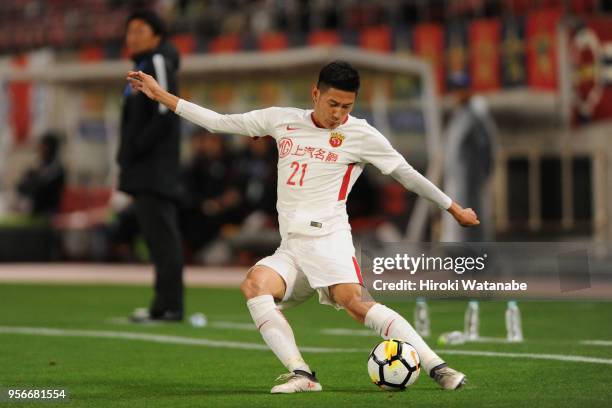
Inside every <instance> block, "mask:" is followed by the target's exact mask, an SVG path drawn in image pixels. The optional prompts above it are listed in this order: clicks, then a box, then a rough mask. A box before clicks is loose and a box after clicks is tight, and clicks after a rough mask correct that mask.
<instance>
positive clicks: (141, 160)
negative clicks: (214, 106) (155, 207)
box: [117, 42, 180, 198]
mask: <svg viewBox="0 0 612 408" xmlns="http://www.w3.org/2000/svg"><path fill="white" fill-rule="evenodd" d="M133 60H134V64H135V69H136V70H140V71H143V72H145V73H147V74H149V75H152V76H154V77H155V78H156V79H157V81H158V82H159V84H160V85H162V87H163V86H164V82H165V85H166V89H167V90H168V91H169V92H171V93H173V94H177V88H178V84H177V78H176V76H177V71H178V68H179V56H178V53H177V51H176V49H175V48H174V47H173V46H172V45H171V44H169V43H166V42H164V43H162V44H161V45H160V46H159V47H158V48H157V49H155V50H153V51H149V52H146V53H142V54H138V55H135V56H134V57H133ZM164 74H165V78H164ZM179 155H180V120H179V117H178V116H177V115H175V114H174V113H173V112H172V111H170V110H169V109H167V108H166V107H165V106H163V105H161V104H159V103H157V102H154V101H152V100H151V99H149V98H147V96H146V95H144V94H142V93H134V92H132V90H131V89H130V88H129V86H127V87H126V88H125V91H124V100H123V110H122V113H121V141H120V144H119V152H118V155H117V162H118V164H119V167H120V174H119V189H120V190H122V191H125V192H126V193H128V194H132V195H134V194H139V193H154V194H158V195H162V196H165V197H168V198H176V197H177V195H178V183H179Z"/></svg>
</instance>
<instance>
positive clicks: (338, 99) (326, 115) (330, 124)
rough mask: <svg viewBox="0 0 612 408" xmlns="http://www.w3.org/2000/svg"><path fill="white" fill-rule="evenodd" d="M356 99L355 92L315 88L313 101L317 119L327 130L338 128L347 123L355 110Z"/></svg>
mask: <svg viewBox="0 0 612 408" xmlns="http://www.w3.org/2000/svg"><path fill="white" fill-rule="evenodd" d="M356 97H357V94H356V93H355V92H348V91H341V90H340V89H336V88H327V89H325V90H320V89H319V88H317V87H314V88H313V90H312V100H313V102H314V116H315V119H316V120H317V122H319V124H320V125H321V126H323V127H324V128H326V129H335V128H337V127H338V126H340V125H341V124H342V123H344V121H346V117H347V116H348V115H349V113H351V111H352V110H353V106H354V105H355V98H356Z"/></svg>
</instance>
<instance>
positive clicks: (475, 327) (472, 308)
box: [463, 300, 480, 341]
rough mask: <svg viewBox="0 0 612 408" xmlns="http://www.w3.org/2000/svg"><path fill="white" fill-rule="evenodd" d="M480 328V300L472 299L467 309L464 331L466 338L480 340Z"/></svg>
mask: <svg viewBox="0 0 612 408" xmlns="http://www.w3.org/2000/svg"><path fill="white" fill-rule="evenodd" d="M479 329H480V316H479V312H478V301H477V300H470V301H469V302H468V306H467V309H466V310H465V319H464V326H463V333H464V334H465V339H466V340H468V341H469V340H478V337H479Z"/></svg>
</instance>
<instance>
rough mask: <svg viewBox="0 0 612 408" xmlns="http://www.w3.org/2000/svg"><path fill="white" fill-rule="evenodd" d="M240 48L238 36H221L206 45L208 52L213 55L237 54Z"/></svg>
mask: <svg viewBox="0 0 612 408" xmlns="http://www.w3.org/2000/svg"><path fill="white" fill-rule="evenodd" d="M240 48H241V47H240V36H239V35H238V34H228V35H221V36H219V37H217V38H215V39H213V40H212V41H210V43H209V44H208V51H209V52H211V53H213V54H219V53H226V52H237V51H239V50H240Z"/></svg>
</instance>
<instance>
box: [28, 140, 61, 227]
mask: <svg viewBox="0 0 612 408" xmlns="http://www.w3.org/2000/svg"><path fill="white" fill-rule="evenodd" d="M59 148H60V138H59V136H58V135H57V134H56V133H54V132H47V133H45V134H44V135H43V136H42V137H41V139H40V141H39V143H38V152H37V153H38V164H37V165H36V166H35V167H32V168H30V169H28V170H27V171H26V172H25V173H24V175H23V176H22V177H21V179H20V180H19V182H18V183H17V194H18V196H19V199H20V200H19V201H20V205H19V206H20V207H21V209H22V210H23V211H24V212H26V213H28V214H30V215H32V216H51V215H54V214H55V213H57V212H58V211H59V207H60V204H61V199H62V193H63V191H64V184H65V171H64V166H63V165H62V163H61V160H60V157H59Z"/></svg>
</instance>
